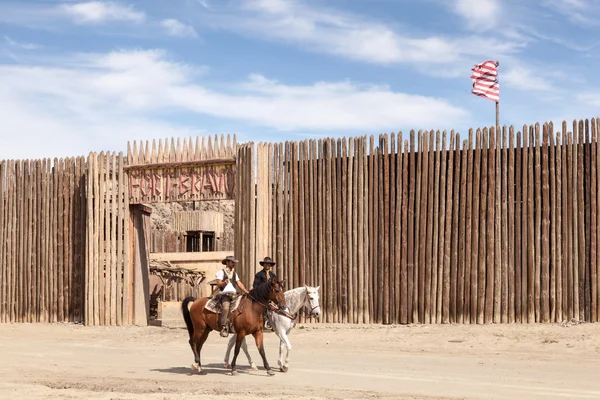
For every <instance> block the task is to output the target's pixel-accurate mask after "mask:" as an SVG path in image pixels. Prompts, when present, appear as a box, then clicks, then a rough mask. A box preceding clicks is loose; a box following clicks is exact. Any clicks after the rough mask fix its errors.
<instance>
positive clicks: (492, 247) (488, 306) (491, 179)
mask: <svg viewBox="0 0 600 400" xmlns="http://www.w3.org/2000/svg"><path fill="white" fill-rule="evenodd" d="M496 139H497V136H496V131H495V129H494V128H493V127H491V128H490V131H489V151H488V175H487V179H488V193H487V196H488V197H487V201H488V203H487V216H486V217H487V225H486V224H483V225H482V230H483V229H487V235H486V236H487V261H486V264H487V269H486V271H485V272H484V273H485V276H486V280H485V299H484V301H485V313H484V321H483V322H485V323H486V324H489V323H491V322H496V323H498V322H500V290H499V289H501V286H500V276H501V275H500V273H501V272H502V271H501V266H500V265H498V264H496V258H497V257H496V250H497V249H496V243H499V241H498V238H496V233H497V232H496V222H497V221H496V219H497V215H496V211H497V209H496V194H497V193H496V167H497V163H496V155H497V153H496ZM497 145H498V146H500V143H498V144H497ZM482 197H483V196H482ZM480 293H481V292H480Z"/></svg>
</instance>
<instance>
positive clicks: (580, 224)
mask: <svg viewBox="0 0 600 400" xmlns="http://www.w3.org/2000/svg"><path fill="white" fill-rule="evenodd" d="M573 131H574V132H575V129H573ZM576 140H577V146H576V148H575V151H577V165H576V167H575V168H576V171H577V172H576V173H577V253H578V257H579V260H578V267H579V273H578V278H579V281H578V282H579V320H580V321H584V320H585V270H586V268H585V267H586V257H585V222H584V213H585V208H586V207H585V204H584V190H583V183H584V175H583V142H584V140H583V121H579V130H578V135H577V139H576Z"/></svg>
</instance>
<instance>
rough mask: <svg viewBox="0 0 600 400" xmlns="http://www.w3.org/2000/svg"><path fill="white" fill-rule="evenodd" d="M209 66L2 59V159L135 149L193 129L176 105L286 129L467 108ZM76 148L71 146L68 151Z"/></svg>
mask: <svg viewBox="0 0 600 400" xmlns="http://www.w3.org/2000/svg"><path fill="white" fill-rule="evenodd" d="M203 71H204V69H202V68H199V67H194V66H190V65H185V64H181V63H177V62H174V61H172V60H170V59H168V58H167V56H166V55H165V53H164V52H161V51H132V52H114V53H109V54H81V55H79V56H77V57H74V58H70V59H68V60H64V61H63V62H62V63H61V65H57V66H52V65H38V66H25V65H0V120H2V121H3V133H4V135H5V136H6V137H8V138H9V140H8V142H4V144H3V146H2V147H1V148H0V159H3V158H14V157H39V156H56V155H59V156H60V155H68V154H81V153H87V152H88V151H90V150H92V149H94V150H100V149H117V150H118V149H125V144H126V141H127V140H133V139H142V138H153V137H165V136H169V135H171V134H181V133H182V132H185V134H189V131H190V130H191V129H190V128H189V127H186V126H179V125H177V124H176V123H175V122H174V121H169V119H168V117H169V113H171V112H176V113H177V114H178V115H187V116H193V117H194V118H195V119H197V118H198V117H201V116H210V117H217V118H220V119H223V120H224V121H225V123H230V124H231V125H232V126H240V125H239V124H240V123H241V124H242V125H241V126H244V124H250V125H255V126H259V127H267V128H273V129H277V130H281V131H302V133H308V132H313V133H315V132H317V133H318V132H326V131H329V132H331V131H344V132H345V133H347V132H348V131H351V132H365V131H366V132H370V133H372V132H379V131H392V130H397V129H399V128H403V127H405V128H413V127H423V126H427V127H431V128H434V129H435V128H445V127H448V126H456V125H459V124H461V123H464V122H465V121H466V118H467V116H468V113H467V111H465V110H463V109H461V108H459V107H456V106H453V105H452V104H450V103H449V102H447V101H446V100H444V99H438V98H431V97H425V96H418V95H411V94H405V93H399V92H395V91H393V90H392V89H391V88H389V87H386V86H374V85H369V84H358V83H354V82H348V81H343V82H316V83H314V84H310V85H286V84H284V83H280V82H276V81H273V80H270V79H268V78H265V77H263V76H261V75H251V76H250V77H249V78H248V79H246V80H244V81H242V82H227V83H222V84H218V83H215V82H212V81H211V82H210V88H209V87H208V85H205V84H203V80H204V79H205V78H203V77H202V72H203ZM65 153H66V154H65Z"/></svg>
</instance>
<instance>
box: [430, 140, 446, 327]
mask: <svg viewBox="0 0 600 400" xmlns="http://www.w3.org/2000/svg"><path fill="white" fill-rule="evenodd" d="M441 154H442V153H441V151H440V131H437V132H436V134H435V177H434V185H433V186H434V195H433V199H434V204H433V241H432V244H431V246H432V249H431V251H432V253H433V255H432V257H433V259H432V261H431V303H430V312H431V319H430V322H431V323H436V322H437V316H438V315H437V300H438V298H437V290H438V270H439V269H440V267H441V266H442V265H443V263H442V262H443V260H441V259H439V258H438V253H439V252H438V250H439V246H438V245H439V239H440V232H439V229H440V228H439V223H440V158H441ZM442 229H443V228H442ZM442 232H443V230H442Z"/></svg>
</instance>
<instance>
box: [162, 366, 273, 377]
mask: <svg viewBox="0 0 600 400" xmlns="http://www.w3.org/2000/svg"><path fill="white" fill-rule="evenodd" d="M202 370H203V371H205V372H206V373H207V374H219V375H231V368H224V367H223V364H218V363H212V364H202ZM237 370H238V372H239V373H241V374H244V373H246V374H247V373H250V372H253V373H256V372H259V371H261V370H260V369H259V370H258V371H253V370H252V369H251V368H250V367H249V366H241V365H240V366H238V367H237ZM150 371H152V372H162V373H167V374H179V375H190V376H191V375H198V372H196V371H192V368H191V367H171V368H155V369H151V370H150ZM262 372H264V371H262Z"/></svg>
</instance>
